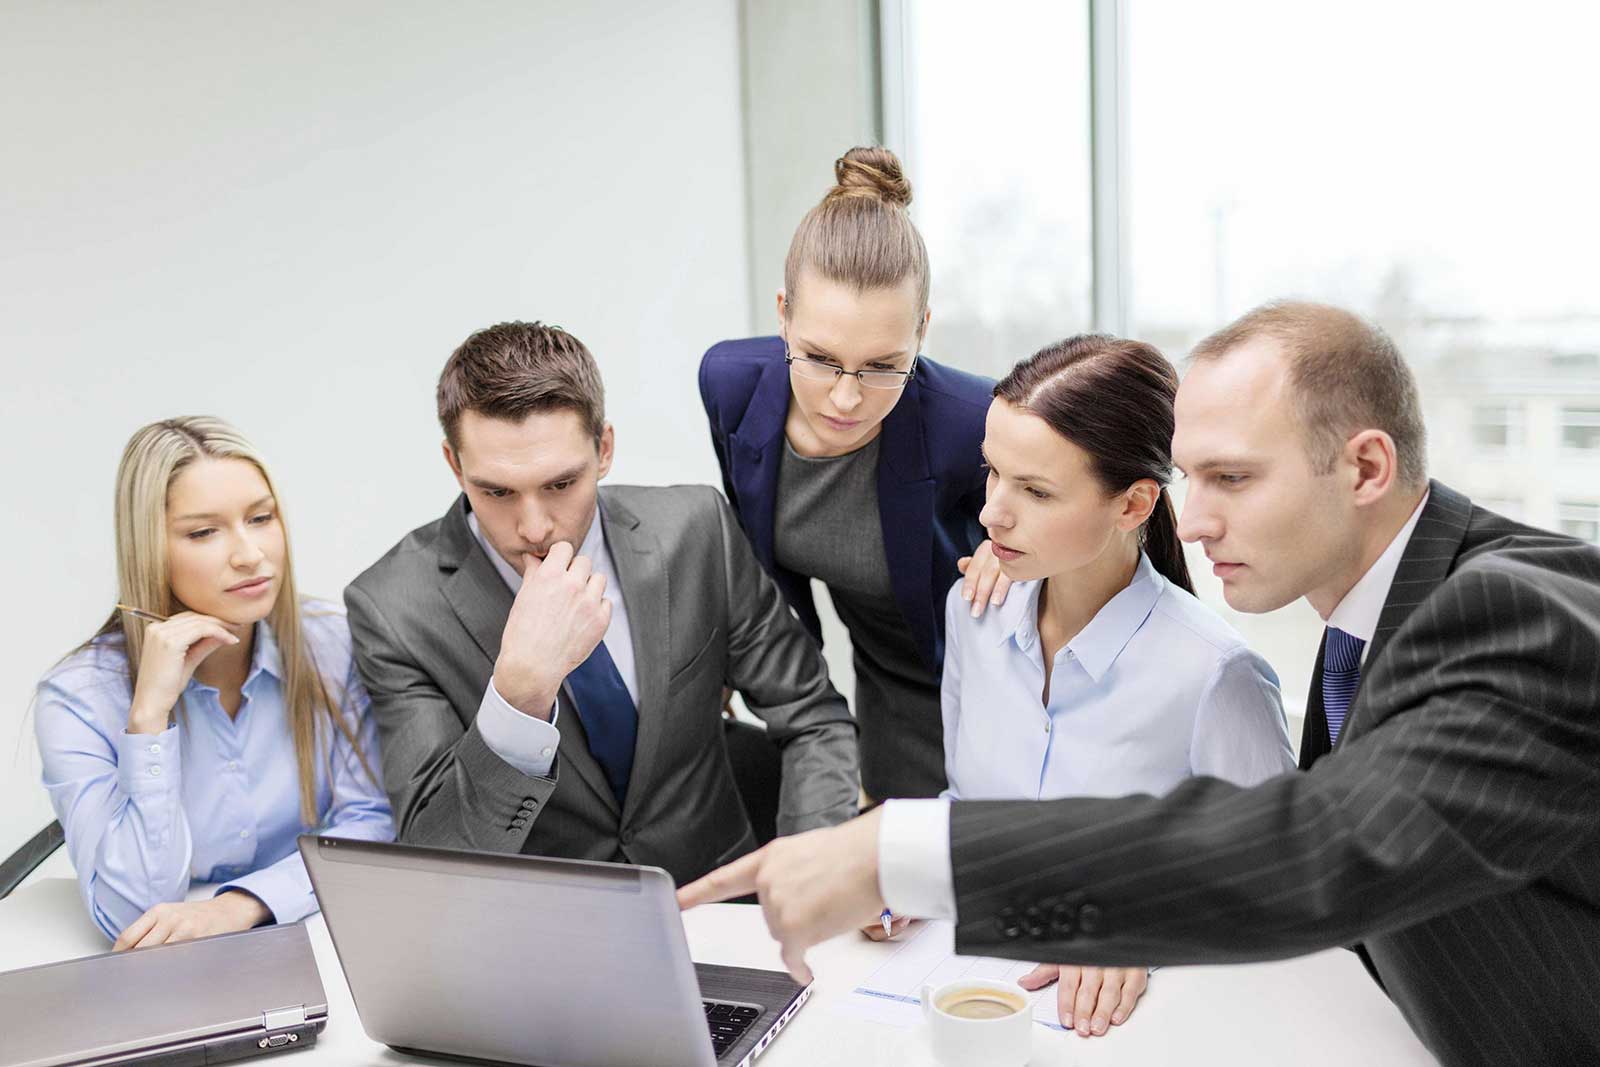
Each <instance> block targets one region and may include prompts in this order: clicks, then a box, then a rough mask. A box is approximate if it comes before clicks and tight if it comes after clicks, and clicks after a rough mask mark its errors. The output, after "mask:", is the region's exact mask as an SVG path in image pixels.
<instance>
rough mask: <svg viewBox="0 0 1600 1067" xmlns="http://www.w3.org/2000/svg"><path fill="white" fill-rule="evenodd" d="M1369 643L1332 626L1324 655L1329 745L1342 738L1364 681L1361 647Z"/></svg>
mask: <svg viewBox="0 0 1600 1067" xmlns="http://www.w3.org/2000/svg"><path fill="white" fill-rule="evenodd" d="M1366 647H1367V643H1366V642H1365V641H1363V640H1361V638H1359V637H1352V636H1351V635H1350V634H1347V633H1345V632H1344V631H1343V630H1341V629H1339V628H1337V627H1334V626H1330V627H1328V633H1327V647H1326V649H1324V651H1323V655H1322V710H1323V711H1324V712H1325V713H1326V715H1327V718H1328V744H1329V745H1332V744H1333V743H1334V742H1336V741H1338V740H1339V731H1340V730H1342V729H1344V718H1345V716H1346V715H1347V714H1349V712H1350V701H1352V700H1354V699H1355V696H1356V687H1357V686H1358V685H1360V684H1361V650H1362V649H1364V648H1366Z"/></svg>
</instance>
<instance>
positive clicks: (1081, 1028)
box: [1078, 1019, 1089, 1037]
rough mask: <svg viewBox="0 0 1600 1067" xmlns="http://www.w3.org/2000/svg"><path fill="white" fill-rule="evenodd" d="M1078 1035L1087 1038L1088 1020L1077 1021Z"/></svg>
mask: <svg viewBox="0 0 1600 1067" xmlns="http://www.w3.org/2000/svg"><path fill="white" fill-rule="evenodd" d="M1078 1033H1080V1034H1082V1035H1083V1036H1085V1037H1087V1036H1089V1020H1088V1019H1079V1020H1078Z"/></svg>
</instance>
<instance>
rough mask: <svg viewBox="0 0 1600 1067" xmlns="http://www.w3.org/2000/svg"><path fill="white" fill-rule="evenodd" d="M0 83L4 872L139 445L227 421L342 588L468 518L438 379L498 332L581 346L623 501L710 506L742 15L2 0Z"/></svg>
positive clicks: (24, 822)
mask: <svg viewBox="0 0 1600 1067" xmlns="http://www.w3.org/2000/svg"><path fill="white" fill-rule="evenodd" d="M0 72H4V74H3V82H4V86H5V90H4V92H0V145H3V146H4V147H3V149H0V152H3V154H4V160H5V162H4V165H3V167H0V361H3V370H4V374H3V376H0V382H3V383H4V384H3V390H4V391H3V395H0V427H3V428H4V433H5V438H4V441H5V448H6V452H7V453H8V454H7V456H6V459H5V463H4V467H3V474H0V478H3V490H4V496H3V499H4V500H5V502H6V507H5V509H4V513H3V517H0V551H3V556H4V558H5V559H6V560H7V561H8V566H7V568H6V572H7V580H6V582H5V598H4V602H5V609H4V611H3V612H0V649H3V650H4V651H3V656H0V856H3V855H4V854H6V853H7V852H9V851H10V849H11V848H13V847H15V846H16V845H17V844H19V843H20V842H21V841H22V840H23V839H24V838H25V837H26V836H27V835H28V834H29V833H30V832H31V831H32V830H34V829H37V828H38V826H40V825H42V824H43V823H44V822H45V821H46V820H47V819H48V817H49V814H48V811H49V809H48V805H47V804H46V803H45V801H44V797H43V791H42V790H41V789H40V788H39V786H38V784H37V768H36V759H35V757H34V754H33V741H32V730H31V722H27V721H25V717H24V712H25V709H26V705H27V703H28V700H29V698H30V696H31V693H32V688H33V684H34V682H35V681H36V679H37V678H38V676H39V675H40V674H41V673H42V672H43V671H44V670H45V669H46V668H47V667H48V666H49V665H50V664H51V663H52V662H53V661H54V660H55V659H56V658H57V657H59V656H60V655H61V654H63V653H64V652H66V651H67V650H68V649H69V648H71V647H72V646H73V645H74V644H75V643H76V642H78V641H80V640H82V639H83V638H84V637H85V636H87V635H88V634H89V633H90V632H91V631H92V630H93V629H94V628H95V627H96V626H97V625H98V624H99V622H100V621H101V620H102V619H103V618H104V616H105V614H106V612H107V611H108V609H109V606H110V604H111V602H112V597H113V594H114V585H113V565H112V559H111V516H110V506H109V505H110V495H111V485H112V477H113V472H114V469H115V465H116V461H117V457H118V455H119V453H120V450H121V447H122V445H123V443H124V442H125V440H126V439H127V437H128V435H129V434H130V433H131V432H132V431H133V430H134V429H135V428H136V427H138V426H139V425H141V424H143V423H145V422H147V421H150V420H152V419H155V418H158V417H162V416H166V415H171V414H178V413H195V412H208V413H214V414H219V415H222V416H224V417H226V418H229V419H231V420H233V421H235V422H236V423H237V424H238V425H239V426H241V427H242V428H243V429H244V430H245V431H246V433H247V434H249V435H250V436H252V437H253V438H254V439H255V441H256V443H257V444H258V445H259V446H260V447H261V448H262V449H263V450H264V451H265V453H266V454H267V456H268V458H269V460H270V461H271V463H272V465H273V469H274V474H275V477H276V478H277V480H278V482H279V484H280V487H281V489H282V492H283V496H284V498H285V505H286V515H287V517H288V519H289V521H290V523H291V527H292V533H293V539H294V546H295V552H296V555H297V561H298V566H299V569H300V584H301V586H302V588H303V589H305V590H307V591H311V592H316V593H319V594H323V595H327V596H331V597H335V598H337V597H338V596H339V594H340V591H341V590H342V588H343V586H344V584H345V582H346V581H348V579H349V578H351V577H352V576H354V575H355V574H356V573H357V572H358V571H359V570H361V569H362V568H363V567H365V566H366V565H367V564H368V563H370V562H371V561H372V560H374V559H376V558H377V556H378V555H380V554H381V553H382V552H383V551H384V550H385V549H386V548H387V547H388V546H389V545H390V544H392V543H393V542H394V541H395V540H397V539H398V538H399V537H400V536H401V535H402V534H403V533H404V532H405V531H406V530H408V529H410V528H412V527H413V526H416V525H418V524H420V523H422V522H425V521H428V520H430V519H432V518H434V517H436V516H437V515H439V514H440V513H442V512H443V510H444V509H445V507H446V506H447V504H448V503H449V501H450V499H451V497H452V494H453V492H454V488H453V483H452V482H451V481H450V479H449V477H448V472H447V471H446V469H445V467H444V465H443V462H442V461H441V460H440V458H439V455H438V442H439V436H440V435H439V431H438V428H437V425H436V423H435V421H434V418H433V407H432V404H433V399H432V389H433V383H434V380H435V377H436V376H437V373H438V370H439V367H440V366H441V365H442V363H443V361H444V359H445V357H446V356H447V355H448V354H449V352H450V350H451V349H452V348H453V347H454V346H455V345H456V344H457V343H458V342H459V341H460V340H461V339H462V338H464V337H465V336H466V335H467V334H468V333H469V332H471V331H472V330H473V329H475V328H477V327H480V326H483V325H487V324H489V323H492V322H497V321H500V320H503V319H510V318H543V319H545V320H546V321H553V322H556V323H560V324H561V325H563V326H565V327H566V328H568V329H569V330H571V331H573V332H574V333H575V334H577V335H578V336H579V337H581V338H583V340H584V341H585V342H587V343H588V345H589V346H590V348H591V349H592V350H593V351H594V352H595V354H596V356H597V358H598V359H599V361H600V364H601V367H602V370H603V371H604V373H605V377H606V380H607V383H608V385H609V386H610V397H609V400H610V415H611V418H612V420H613V422H614V423H615V424H616V426H617V437H618V461H617V465H616V468H615V472H614V474H613V475H612V478H613V480H616V481H631V482H676V481H691V482H692V481H710V482H715V481H716V465H715V460H714V458H713V456H712V454H711V449H710V446H709V443H708V439H707V434H706V429H705V424H704V418H703V415H702V414H701V411H700V406H699V400H698V395H697V393H696V391H695V386H694V368H695V366H696V364H697V360H698V357H699V354H700V352H701V351H702V350H703V349H704V348H705V347H707V346H708V345H709V344H710V343H711V342H713V341H715V340H718V339H720V338H723V337H728V336H736V335H742V334H744V333H746V332H747V331H748V330H749V328H750V326H751V323H750V321H749V314H748V304H747V294H748V288H747V286H748V270H747V263H746V258H747V252H746V247H747V234H746V227H745V221H744V210H745V189H744V178H743V174H744V169H743V168H744V161H743V155H742V151H743V149H742V143H741V114H740V72H739V17H738V12H737V8H736V5H735V3H734V2H733V0H652V2H648V3H647V2H642V0H639V2H628V3H607V4H582V3H573V2H571V0H560V2H539V3H529V2H521V3H518V2H510V0H508V2H504V3H485V2H476V3H471V2H460V0H452V2H451V3H448V4H445V3H428V2H415V3H392V2H384V3H378V2H371V0H340V2H337V3H331V4H328V3H311V2H302V0H293V2H286V0H279V2H277V3H272V4H214V3H207V2H202V0H189V2H181V3H178V2H172V0H163V2H119V3H116V4H105V3H87V2H61V0H51V2H46V0H13V2H10V3H8V4H7V5H6V6H5V9H4V14H3V15H0ZM825 177H826V172H825V168H823V169H822V171H821V172H820V173H819V175H818V180H819V184H820V182H821V179H822V178H825Z"/></svg>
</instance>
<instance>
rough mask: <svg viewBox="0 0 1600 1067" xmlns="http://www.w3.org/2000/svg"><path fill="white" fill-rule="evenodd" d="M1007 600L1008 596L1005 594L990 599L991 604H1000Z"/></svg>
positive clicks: (998, 594) (997, 594)
mask: <svg viewBox="0 0 1600 1067" xmlns="http://www.w3.org/2000/svg"><path fill="white" fill-rule="evenodd" d="M1005 598H1006V595H1005V594H1004V593H996V594H995V595H994V596H992V597H990V598H989V603H991V604H998V603H1000V602H1001V601H1002V600H1004V599H1005Z"/></svg>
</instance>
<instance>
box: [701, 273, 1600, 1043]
mask: <svg viewBox="0 0 1600 1067" xmlns="http://www.w3.org/2000/svg"><path fill="white" fill-rule="evenodd" d="M1173 455H1174V458H1175V459H1176V461H1177V463H1178V464H1179V465H1180V466H1181V467H1182V468H1183V470H1184V471H1185V472H1186V474H1187V475H1188V478H1189V486H1188V493H1187V498H1186V500H1185V502H1184V508H1183V518H1182V521H1181V522H1180V523H1179V527H1178V532H1179V535H1180V536H1181V537H1183V538H1184V539H1185V540H1187V541H1198V542H1199V543H1200V544H1201V545H1202V546H1204V548H1205V550H1206V554H1207V556H1209V557H1210V558H1211V560H1212V562H1213V564H1214V567H1215V570H1216V573H1217V575H1218V576H1219V577H1220V578H1221V579H1222V582H1223V591H1224V595H1225V596H1226V597H1227V600H1228V603H1229V604H1230V605H1232V606H1234V607H1235V608H1238V609H1240V610H1243V611H1252V612H1264V611H1271V610H1273V609H1275V608H1278V607H1282V606H1283V605H1284V604H1287V603H1289V602H1290V601H1292V600H1294V599H1295V598H1297V597H1302V596H1303V597H1304V598H1305V599H1306V600H1307V602H1308V603H1310V605H1311V606H1312V607H1313V608H1314V609H1316V611H1317V612H1318V614H1319V615H1321V616H1322V618H1323V619H1324V620H1325V622H1326V623H1327V629H1326V631H1325V634H1324V639H1323V647H1322V654H1321V656H1320V666H1319V668H1318V671H1317V677H1316V679H1315V680H1314V681H1313V683H1312V688H1313V695H1312V701H1311V708H1312V714H1311V715H1308V717H1307V736H1306V740H1305V742H1304V745H1303V747H1304V751H1303V753H1302V756H1303V757H1304V758H1305V762H1306V764H1307V765H1308V769H1307V770H1305V771H1304V772H1300V773H1292V774H1286V775H1281V776H1279V777H1277V778H1274V779H1271V780H1270V781H1267V782H1264V783H1262V784H1260V785H1257V786H1255V787H1253V788H1250V789H1241V788H1238V787H1236V786H1233V785H1230V784H1228V783H1226V782H1222V781H1218V780H1216V779H1211V778H1195V779H1191V780H1190V781H1188V782H1186V783H1184V784H1183V785H1180V786H1179V787H1178V788H1177V789H1175V790H1173V791H1172V792H1171V793H1169V794H1168V795H1167V796H1165V797H1162V798H1154V797H1125V798H1120V799H1115V800H1091V799H1080V798H1074V799H1066V800H1053V801H1044V802H1032V803H1030V802H1013V801H998V802H981V801H980V802H968V803H955V804H945V803H944V802H942V801H937V800H935V801H890V802H889V803H888V804H887V805H885V806H884V808H882V809H880V810H881V814H880V812H874V813H872V814H871V815H868V816H867V817H865V818H862V819H858V820H855V821H854V822H851V823H848V824H846V825H844V826H841V827H837V828H834V829H830V830H825V831H821V832H819V833H817V834H807V835H803V836H801V837H798V838H794V839H792V840H790V841H784V842H774V843H773V844H772V845H771V846H768V847H767V848H765V849H763V850H762V851H760V852H757V853H755V854H754V855H751V856H747V857H745V859H744V860H741V861H739V862H737V863H735V864H733V865H731V866H730V867H729V868H728V869H726V870H723V871H718V872H714V873H713V874H712V875H710V876H708V877H707V878H706V879H704V880H703V881H702V882H701V883H698V884H696V885H693V886H688V887H685V889H684V890H683V891H682V892H681V893H680V895H679V896H680V902H681V903H682V904H683V905H684V906H692V905H693V904H696V903H700V902H704V901H707V900H711V899H716V898H718V897H719V896H722V895H726V894H738V893H744V892H749V890H750V887H752V886H755V885H757V884H759V885H760V886H761V887H762V889H761V895H762V904H763V906H764V907H766V909H767V921H768V925H769V926H770V927H771V928H772V930H773V932H774V934H775V935H776V936H777V937H778V938H779V940H780V941H782V942H783V943H784V954H785V959H786V960H787V962H788V964H789V966H790V968H791V969H792V970H795V971H796V972H797V973H803V972H804V969H805V962H804V959H803V955H802V953H803V952H804V950H805V948H806V947H807V946H809V945H811V944H814V943H816V942H817V941H819V940H821V939H823V938H826V937H829V936H831V935H833V934H834V933H838V932H842V931H845V930H848V929H850V928H852V927H854V926H856V925H857V924H858V923H859V922H861V921H862V920H863V919H864V918H869V917H870V916H872V915H873V914H876V910H877V909H880V908H882V907H883V906H884V904H885V902H887V904H888V906H889V907H891V908H893V909H894V910H895V911H896V912H899V913H903V914H907V915H924V916H928V917H945V918H953V919H955V920H956V943H957V947H958V948H959V949H960V950H961V951H963V952H970V953H977V954H988V955H999V956H1007V957H1013V958H1018V959H1031V960H1047V961H1051V962H1052V964H1055V965H1057V966H1055V967H1053V968H1048V969H1054V970H1056V971H1057V972H1058V973H1059V976H1060V993H1059V995H1058V1000H1057V1003H1058V1005H1059V1006H1060V1010H1061V1012H1062V1016H1063V1018H1064V1019H1069V1020H1071V1021H1072V1022H1074V1023H1075V1024H1076V1028H1077V1030H1078V1032H1079V1033H1080V1034H1092V1033H1104V1032H1105V1031H1106V1029H1107V1027H1108V1026H1114V1025H1117V1024H1119V1023H1121V1022H1122V1021H1123V1020H1124V1019H1126V1018H1127V1017H1128V1016H1127V1013H1128V1011H1129V1010H1131V1004H1130V1003H1129V1002H1128V1001H1127V999H1126V997H1125V996H1124V997H1122V998H1121V999H1116V998H1108V997H1106V996H1104V995H1102V983H1101V972H1100V970H1099V968H1096V967H1080V966H1077V965H1078V964H1099V965H1108V966H1110V965H1119V964H1128V963H1140V962H1144V961H1151V962H1155V963H1227V962H1238V961H1245V960H1264V959H1274V958H1279V957H1284V956H1294V955H1299V954H1302V953H1306V952H1311V951H1314V950H1317V949H1324V948H1330V947H1333V946H1338V945H1352V944H1356V943H1359V944H1360V946H1361V948H1362V950H1363V954H1364V957H1365V958H1366V959H1367V960H1368V961H1369V965H1370V966H1371V968H1372V970H1373V973H1374V974H1375V975H1376V976H1377V977H1378V979H1379V980H1380V981H1381V982H1382V984H1383V987H1384V989H1385V990H1386V991H1387V992H1388V994H1389V995H1390V997H1391V998H1393V1000H1394V1001H1395V1003H1396V1005H1397V1006H1398V1007H1399V1008H1400V1010H1401V1012H1402V1013H1403V1014H1404V1015H1405V1017H1406V1020H1407V1021H1408V1022H1409V1023H1410V1024H1411V1026H1412V1028H1413V1029H1414V1030H1415V1031H1416V1032H1417V1035H1418V1037H1420V1038H1421V1039H1422V1041H1423V1043H1424V1044H1426V1045H1427V1046H1428V1048H1429V1049H1430V1050H1432V1051H1433V1053H1434V1054H1435V1055H1436V1056H1438V1057H1439V1059H1440V1060H1441V1061H1443V1062H1445V1063H1447V1064H1469V1063H1470V1064H1477V1063H1540V1064H1546V1063H1548V1064H1556V1063H1584V1064H1591V1063H1600V1004H1597V1002H1596V1000H1595V994H1594V989H1595V986H1596V983H1597V982H1600V874H1597V873H1596V872H1600V815H1597V812H1600V706H1597V703H1596V693H1597V692H1600V549H1597V548H1596V547H1595V546H1594V545H1592V544H1587V543H1585V542H1581V541H1578V540H1576V539H1574V538H1571V537H1565V536H1562V535H1559V534H1553V533H1550V532H1548V531H1544V530H1537V529H1533V528H1531V527H1528V526H1523V525H1521V524H1519V523H1515V522H1512V521H1510V520H1508V519H1505V518H1502V517H1500V516H1498V515H1495V514H1493V513H1492V512H1489V511H1486V510H1484V509H1483V508H1479V507H1475V506H1474V505H1473V504H1472V503H1471V501H1469V500H1467V499H1466V498H1465V497H1464V496H1462V495H1461V494H1459V493H1456V492H1454V491H1453V490H1451V489H1450V488H1449V487H1448V486H1446V485H1443V484H1441V483H1439V482H1437V481H1434V482H1430V481H1429V480H1428V479H1427V476H1426V473H1425V470H1424V456H1425V449H1424V431H1423V426H1422V417H1421V411H1420V405H1419V403H1418V400H1417V393H1416V386H1415V383H1414V382H1413V380H1412V377H1411V374H1410V371H1409V370H1407V369H1406V367H1405V364H1404V363H1403V362H1402V361H1401V359H1400V356H1399V353H1398V352H1397V351H1396V350H1395V348H1394V346H1393V344H1392V343H1391V342H1390V341H1389V339H1388V338H1387V337H1386V336H1385V335H1384V334H1383V333H1382V331H1380V330H1377V329H1375V328H1373V327H1371V326H1369V325H1368V324H1366V323H1364V322H1362V321H1361V320H1360V319H1358V318H1356V317H1355V316H1354V315H1350V314H1348V313H1346V312H1342V311H1339V310H1337V309H1334V308H1329V307H1323V306H1319V305H1312V304H1295V303H1289V304H1277V305H1268V306H1266V307H1264V308H1260V309H1257V310H1256V311H1254V312H1252V313H1251V314H1249V315H1247V316H1245V317H1244V318H1243V319H1241V320H1240V321H1239V322H1236V323H1234V324H1233V325H1232V326H1229V327H1228V328H1226V329H1224V330H1222V331H1220V332H1219V333H1217V334H1215V335H1213V336H1212V337H1211V338H1208V339H1207V340H1205V341H1203V342H1201V344H1200V345H1199V347H1198V348H1197V349H1196V350H1195V356H1194V363H1193V365H1192V367H1191V369H1190V371H1189V374H1188V376H1187V377H1186V378H1185V379H1184V382H1183V385H1182V387H1181V389H1180V390H1179V393H1178V403H1177V433H1176V436H1175V438H1174V441H1173ZM1036 977H1049V976H1048V975H1046V976H1036ZM1107 988H1109V986H1108V987H1107ZM1317 1010H1318V1006H1317V1005H1316V1004H1314V1003H1313V1004H1308V1005H1307V1007H1306V1011H1307V1012H1308V1013H1312V1012H1316V1011H1317Z"/></svg>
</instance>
